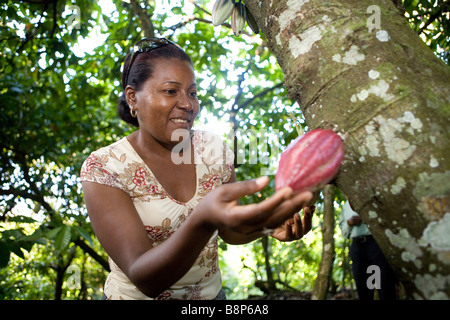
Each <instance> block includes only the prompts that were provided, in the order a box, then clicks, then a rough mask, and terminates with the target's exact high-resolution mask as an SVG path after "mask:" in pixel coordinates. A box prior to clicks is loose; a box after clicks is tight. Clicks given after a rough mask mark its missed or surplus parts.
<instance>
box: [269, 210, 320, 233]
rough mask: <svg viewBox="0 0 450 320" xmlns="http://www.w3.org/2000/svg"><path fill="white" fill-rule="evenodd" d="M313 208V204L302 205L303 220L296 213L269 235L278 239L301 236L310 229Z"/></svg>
mask: <svg viewBox="0 0 450 320" xmlns="http://www.w3.org/2000/svg"><path fill="white" fill-rule="evenodd" d="M315 209H316V207H315V206H311V207H304V208H303V220H302V219H300V214H299V213H296V214H295V215H294V217H292V218H290V219H288V220H286V222H285V223H284V224H283V225H281V226H280V227H278V228H276V229H275V230H274V232H273V233H272V234H271V236H272V237H273V238H275V239H277V240H280V241H293V240H298V239H300V238H302V237H303V236H304V235H305V234H307V233H308V232H309V231H310V230H311V220H312V214H313V213H314V210H315Z"/></svg>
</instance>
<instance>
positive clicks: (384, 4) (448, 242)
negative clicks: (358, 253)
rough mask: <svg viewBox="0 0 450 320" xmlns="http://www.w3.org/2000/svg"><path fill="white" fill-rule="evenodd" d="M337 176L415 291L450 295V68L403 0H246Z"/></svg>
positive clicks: (410, 291) (415, 293)
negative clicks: (336, 154)
mask: <svg viewBox="0 0 450 320" xmlns="http://www.w3.org/2000/svg"><path fill="white" fill-rule="evenodd" d="M245 4H246V6H247V7H248V8H249V10H250V12H251V13H252V14H253V16H254V17H255V20H256V21H257V23H258V25H259V27H260V28H261V30H262V31H263V33H264V34H265V36H266V37H267V41H268V44H269V46H270V48H271V51H272V52H273V53H274V54H275V55H276V57H277V60H278V63H279V64H280V66H281V68H282V70H283V73H284V76H285V81H284V84H285V86H286V87H287V89H288V91H289V94H290V96H291V97H292V98H293V99H295V100H296V101H297V102H298V103H299V105H300V108H301V110H302V112H303V114H304V117H305V119H306V123H307V124H308V126H309V127H310V128H318V127H320V128H328V129H333V130H334V131H336V132H338V133H339V134H340V135H341V137H342V138H343V139H344V141H345V152H346V155H345V158H344V161H343V163H342V166H341V170H340V173H339V175H338V177H337V179H336V184H337V186H338V187H339V188H340V189H341V190H342V191H343V192H344V193H345V194H346V195H347V196H348V199H349V202H350V203H351V205H352V206H353V208H354V210H355V211H356V212H358V213H359V214H360V215H361V217H362V219H363V220H364V222H365V223H366V224H368V226H369V228H370V230H371V232H372V233H373V235H374V237H375V239H376V240H377V242H378V243H379V245H380V247H381V248H382V250H383V251H384V253H385V255H386V257H387V259H388V261H389V262H390V264H391V265H392V266H393V268H394V269H395V272H396V274H397V275H398V277H399V279H400V280H401V282H402V283H403V285H404V287H405V291H406V293H407V294H408V295H409V296H410V297H412V298H417V299H418V298H424V299H448V298H449V297H450V232H449V230H450V198H449V193H450V183H449V179H450V152H449V150H450V134H449V130H448V127H449V116H450V88H449V83H450V69H449V67H448V66H447V65H445V63H444V62H443V61H442V60H440V59H438V58H437V57H436V56H435V55H434V54H433V53H432V51H431V50H430V49H429V48H428V47H427V46H426V45H425V44H424V42H423V41H422V40H421V39H420V38H419V37H418V35H417V34H416V33H415V32H414V31H413V30H412V29H411V27H410V26H409V25H408V23H407V21H406V19H405V18H404V16H403V14H402V12H401V11H400V10H399V8H398V6H396V4H397V1H395V3H394V2H393V1H388V0H385V1H367V0H358V1H356V0H339V1H337V0H330V1H326V2H324V1H317V0H271V1H269V0H246V1H245Z"/></svg>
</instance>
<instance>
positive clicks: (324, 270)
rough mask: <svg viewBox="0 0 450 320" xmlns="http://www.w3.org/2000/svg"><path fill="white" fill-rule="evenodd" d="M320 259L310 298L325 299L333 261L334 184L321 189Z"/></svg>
mask: <svg viewBox="0 0 450 320" xmlns="http://www.w3.org/2000/svg"><path fill="white" fill-rule="evenodd" d="M323 198H324V203H323V222H322V259H321V260H320V265H319V271H318V273H317V278H316V281H315V282H314V288H313V292H312V296H311V300H325V299H326V297H327V293H328V288H329V284H330V281H331V275H332V270H333V261H334V225H335V222H334V185H332V184H327V185H326V186H325V187H324V189H323Z"/></svg>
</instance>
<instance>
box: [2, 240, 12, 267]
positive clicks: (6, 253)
mask: <svg viewBox="0 0 450 320" xmlns="http://www.w3.org/2000/svg"><path fill="white" fill-rule="evenodd" d="M10 255H11V252H10V251H9V248H8V245H7V244H6V243H4V242H2V241H0V268H3V267H6V266H7V265H8V262H9V256H10Z"/></svg>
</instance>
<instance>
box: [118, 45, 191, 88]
mask: <svg viewBox="0 0 450 320" xmlns="http://www.w3.org/2000/svg"><path fill="white" fill-rule="evenodd" d="M169 44H173V45H174V46H176V47H177V48H179V49H180V50H183V49H182V48H181V47H180V46H179V45H178V44H176V43H175V42H173V41H170V40H169V39H166V38H144V39H142V40H140V41H138V42H137V43H136V44H135V45H134V47H133V51H132V53H131V57H130V64H129V65H128V69H127V72H126V74H125V78H124V86H126V85H127V83H128V76H129V75H130V70H131V66H132V65H133V62H134V60H135V59H136V56H137V55H138V54H139V53H143V52H149V51H152V50H153V49H158V48H161V47H164V46H166V45H169Z"/></svg>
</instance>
